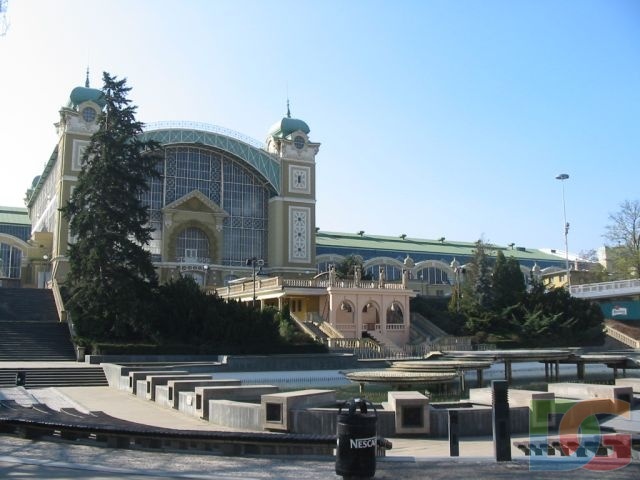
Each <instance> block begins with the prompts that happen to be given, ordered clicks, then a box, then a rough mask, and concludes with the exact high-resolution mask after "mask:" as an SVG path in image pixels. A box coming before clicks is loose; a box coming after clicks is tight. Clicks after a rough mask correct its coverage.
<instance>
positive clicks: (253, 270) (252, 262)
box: [247, 257, 264, 308]
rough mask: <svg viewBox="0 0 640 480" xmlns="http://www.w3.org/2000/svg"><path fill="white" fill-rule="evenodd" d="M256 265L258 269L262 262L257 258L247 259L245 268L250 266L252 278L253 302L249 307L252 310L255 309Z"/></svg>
mask: <svg viewBox="0 0 640 480" xmlns="http://www.w3.org/2000/svg"><path fill="white" fill-rule="evenodd" d="M256 265H257V266H258V267H259V268H262V266H263V265H264V260H262V259H261V258H257V257H251V258H247V266H251V273H252V277H253V301H252V302H251V306H252V307H253V308H256Z"/></svg>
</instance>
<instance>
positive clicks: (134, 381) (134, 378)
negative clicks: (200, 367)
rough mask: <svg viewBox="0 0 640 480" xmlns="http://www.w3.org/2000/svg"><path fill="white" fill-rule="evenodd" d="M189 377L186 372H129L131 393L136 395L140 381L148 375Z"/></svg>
mask: <svg viewBox="0 0 640 480" xmlns="http://www.w3.org/2000/svg"><path fill="white" fill-rule="evenodd" d="M169 374H173V375H188V374H189V372H187V371H185V370H136V371H133V372H129V391H130V392H131V393H133V394H134V395H136V393H137V389H138V380H144V379H146V378H147V375H169ZM145 388H146V387H145Z"/></svg>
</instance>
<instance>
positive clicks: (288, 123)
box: [269, 100, 311, 138]
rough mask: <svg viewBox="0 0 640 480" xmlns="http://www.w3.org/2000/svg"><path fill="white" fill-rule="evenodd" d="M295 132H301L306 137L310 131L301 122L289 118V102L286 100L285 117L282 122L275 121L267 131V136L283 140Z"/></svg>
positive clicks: (304, 123) (307, 126)
mask: <svg viewBox="0 0 640 480" xmlns="http://www.w3.org/2000/svg"><path fill="white" fill-rule="evenodd" d="M297 131H301V132H302V133H304V134H305V135H308V134H309V132H310V131H311V129H310V128H309V125H307V124H306V122H304V121H303V120H299V119H297V118H291V111H290V110H289V101H288V100H287V116H286V117H283V118H282V120H279V121H277V122H276V123H274V124H273V125H272V126H271V128H270V129H269V135H270V136H272V137H275V138H285V137H288V136H289V135H291V134H292V133H293V132H297Z"/></svg>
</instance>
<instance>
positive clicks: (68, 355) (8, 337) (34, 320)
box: [0, 288, 76, 362]
mask: <svg viewBox="0 0 640 480" xmlns="http://www.w3.org/2000/svg"><path fill="white" fill-rule="evenodd" d="M75 359H76V355H75V352H74V348H73V344H72V343H71V338H70V333H69V328H68V326H67V324H66V323H61V322H60V321H59V319H58V312H57V309H56V304H55V300H54V298H53V292H52V291H51V290H46V289H35V288H0V362H56V361H75Z"/></svg>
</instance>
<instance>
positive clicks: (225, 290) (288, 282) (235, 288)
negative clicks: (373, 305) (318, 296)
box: [216, 277, 404, 298]
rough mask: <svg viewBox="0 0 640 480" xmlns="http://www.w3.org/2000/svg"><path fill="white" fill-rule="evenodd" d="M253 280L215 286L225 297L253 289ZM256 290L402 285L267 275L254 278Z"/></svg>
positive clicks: (399, 286)
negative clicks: (262, 277)
mask: <svg viewBox="0 0 640 480" xmlns="http://www.w3.org/2000/svg"><path fill="white" fill-rule="evenodd" d="M253 284H254V282H253V280H247V281H245V282H242V283H237V284H234V285H229V286H227V287H220V288H217V289H216V291H217V292H218V295H220V296H221V297H223V298H224V297H227V296H232V295H238V294H241V293H244V292H247V291H249V289H251V290H253ZM255 287H256V290H259V289H261V288H269V289H274V288H284V287H289V288H322V289H326V288H329V287H333V288H362V289H371V290H373V289H376V290H377V289H380V288H382V289H386V290H404V286H403V285H402V283H385V284H384V285H383V286H382V287H380V286H379V285H378V283H377V282H360V283H359V285H358V286H357V287H356V286H355V283H354V282H353V281H350V280H337V281H335V282H334V283H333V285H331V283H330V282H329V280H327V279H322V280H321V279H289V278H282V277H269V278H266V279H256V281H255Z"/></svg>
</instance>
